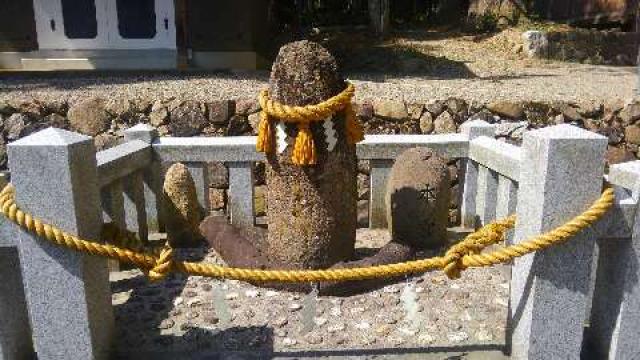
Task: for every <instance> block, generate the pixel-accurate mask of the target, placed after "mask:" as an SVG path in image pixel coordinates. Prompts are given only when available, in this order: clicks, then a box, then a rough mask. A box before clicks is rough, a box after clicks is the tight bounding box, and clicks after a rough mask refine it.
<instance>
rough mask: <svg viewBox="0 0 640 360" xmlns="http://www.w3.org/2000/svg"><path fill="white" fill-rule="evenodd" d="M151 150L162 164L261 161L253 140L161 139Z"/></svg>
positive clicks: (232, 138)
mask: <svg viewBox="0 0 640 360" xmlns="http://www.w3.org/2000/svg"><path fill="white" fill-rule="evenodd" d="M153 149H154V151H155V153H156V156H157V157H158V159H159V160H160V161H162V162H213V161H220V162H228V161H263V160H264V159H265V158H264V155H263V154H262V153H259V152H257V151H256V137H255V136H232V137H183V138H179V137H175V138H172V137H161V138H158V139H157V140H156V141H155V142H154V143H153Z"/></svg>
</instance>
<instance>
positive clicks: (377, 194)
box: [369, 160, 393, 229]
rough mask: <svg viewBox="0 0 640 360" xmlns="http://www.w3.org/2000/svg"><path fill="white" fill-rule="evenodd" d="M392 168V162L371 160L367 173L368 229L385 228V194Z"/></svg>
mask: <svg viewBox="0 0 640 360" xmlns="http://www.w3.org/2000/svg"><path fill="white" fill-rule="evenodd" d="M392 166H393V161H392V160H371V161H370V168H371V170H370V173H369V228H371V229H384V228H386V227H387V205H386V203H385V193H386V191H387V179H388V178H389V173H390V172H391V167H392Z"/></svg>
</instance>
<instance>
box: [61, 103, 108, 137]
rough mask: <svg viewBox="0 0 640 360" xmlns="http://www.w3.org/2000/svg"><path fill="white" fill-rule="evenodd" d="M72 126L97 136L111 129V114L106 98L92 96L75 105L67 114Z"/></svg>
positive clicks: (84, 132)
mask: <svg viewBox="0 0 640 360" xmlns="http://www.w3.org/2000/svg"><path fill="white" fill-rule="evenodd" d="M67 117H68V118H69V124H70V126H71V128H72V129H73V130H75V131H78V132H80V133H82V134H85V135H90V136H95V135H98V134H99V133H101V132H103V131H106V130H107V129H109V126H110V125H111V115H110V114H109V112H108V111H107V110H106V108H105V103H104V100H102V99H100V98H91V99H87V100H84V101H82V102H79V103H77V104H75V105H73V106H72V107H71V108H70V109H69V112H68V114H67Z"/></svg>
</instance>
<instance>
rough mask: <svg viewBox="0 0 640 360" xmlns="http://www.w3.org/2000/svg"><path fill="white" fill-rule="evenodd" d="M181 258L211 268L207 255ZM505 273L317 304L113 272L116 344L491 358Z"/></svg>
mask: <svg viewBox="0 0 640 360" xmlns="http://www.w3.org/2000/svg"><path fill="white" fill-rule="evenodd" d="M387 240H388V233H387V232H386V231H371V230H366V229H360V230H358V244H359V246H360V247H375V246H379V245H380V244H381V243H384V242H385V241H387ZM180 256H181V257H184V258H187V259H194V260H204V261H207V262H215V263H220V260H219V259H218V258H217V255H216V254H215V253H214V252H210V251H207V249H195V250H188V251H181V253H180ZM505 270H506V268H504V267H502V268H500V267H494V268H487V269H474V270H470V271H467V272H465V274H464V276H463V278H462V279H460V280H456V281H450V280H448V279H447V278H446V276H445V275H443V274H442V273H428V274H425V275H423V276H418V277H415V278H410V279H407V280H405V281H401V282H400V283H397V284H393V285H388V286H386V287H383V288H381V289H378V290H374V291H371V292H368V293H364V294H359V295H354V296H349V297H325V296H322V297H318V298H317V300H316V301H314V300H312V299H314V297H312V296H308V295H305V294H297V293H288V292H279V291H273V290H269V289H263V288H259V287H254V286H252V285H249V284H245V283H242V282H238V281H218V280H212V279H205V278H201V277H190V278H188V279H187V278H185V277H182V276H179V275H171V276H170V278H168V279H166V280H164V281H161V282H157V283H149V282H148V281H147V280H146V279H145V278H144V276H143V275H142V274H141V273H140V272H139V271H137V270H132V271H123V272H118V273H112V290H113V305H114V309H115V310H114V311H115V315H116V327H117V329H116V332H117V334H116V339H117V340H116V347H117V351H118V354H119V356H120V357H122V358H130V357H131V356H134V355H135V356H136V358H139V357H140V358H144V357H147V356H148V357H155V356H156V355H157V354H164V355H165V356H169V355H168V354H173V355H175V354H181V353H182V354H186V353H188V354H189V358H198V357H199V356H200V357H201V358H207V356H205V355H206V354H217V355H216V356H221V357H222V358H229V359H231V358H234V359H246V358H251V359H253V358H271V357H272V356H276V357H278V358H283V359H284V358H304V357H311V358H319V357H323V358H333V357H335V358H345V357H346V358H351V357H354V358H355V357H358V358H377V359H381V358H397V357H398V356H400V357H402V358H404V359H414V358H415V359H417V358H420V359H441V358H450V356H453V355H455V354H458V353H468V352H470V351H471V352H472V356H470V357H468V359H495V358H500V356H501V350H502V349H503V347H504V338H505V327H506V315H507V301H508V291H509V288H508V282H507V280H506V278H505V274H506V271H505ZM407 288H409V289H411V290H410V291H408V290H407ZM409 298H413V299H415V302H414V301H410V300H407V299H409ZM406 304H409V305H406ZM306 326H307V328H305V327H306ZM221 354H226V355H224V356H222V355H221ZM266 354H269V355H268V356H267V355H266ZM173 355H172V356H173ZM211 356H212V357H210V358H218V357H213V355H211Z"/></svg>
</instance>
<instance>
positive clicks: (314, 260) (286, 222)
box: [263, 41, 357, 268]
mask: <svg viewBox="0 0 640 360" xmlns="http://www.w3.org/2000/svg"><path fill="white" fill-rule="evenodd" d="M345 87H346V84H345V82H344V80H343V79H342V77H341V76H340V74H339V73H338V69H337V64H336V61H335V59H334V58H333V56H331V54H329V52H328V51H327V50H326V49H324V48H323V47H322V46H320V45H318V44H316V43H313V42H309V41H300V42H295V43H291V44H288V45H286V46H284V47H283V48H282V49H281V50H280V53H279V54H278V56H277V58H276V61H275V63H274V65H273V70H272V73H271V79H270V91H269V94H270V96H271V97H272V99H273V100H275V101H278V102H280V103H283V104H286V105H295V106H304V105H309V104H317V103H320V102H322V101H324V100H326V99H328V98H330V97H332V96H334V95H337V94H338V93H340V92H341V91H342V90H343V89H344V88H345ZM333 121H334V126H335V128H336V132H337V134H338V142H337V145H336V147H335V148H334V149H333V151H331V152H329V151H328V150H327V148H326V144H325V140H324V139H325V137H324V132H323V131H322V127H321V124H313V125H312V126H311V131H312V134H313V138H314V141H315V143H316V151H317V164H316V165H314V166H298V165H295V164H292V162H291V153H292V150H293V149H292V148H293V147H292V146H288V147H287V148H286V149H285V150H284V152H282V153H280V154H278V153H275V152H274V153H272V154H270V155H269V156H268V164H267V187H268V189H267V203H268V206H269V213H268V223H269V236H268V239H267V241H266V246H265V249H264V251H263V253H265V254H266V257H267V258H268V259H269V260H270V261H274V262H279V263H284V264H288V265H289V266H290V267H292V268H323V267H328V266H330V265H332V264H334V263H336V262H339V261H344V260H349V259H350V258H351V256H352V255H353V251H354V244H355V231H356V216H357V190H356V175H357V160H356V154H355V146H354V145H352V144H349V143H348V142H347V141H346V139H345V136H344V133H345V132H344V115H343V114H342V113H338V114H336V115H334V117H333ZM297 132H298V131H297V128H296V127H295V126H289V127H288V128H287V133H288V135H289V136H292V137H294V136H296V135H297Z"/></svg>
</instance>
